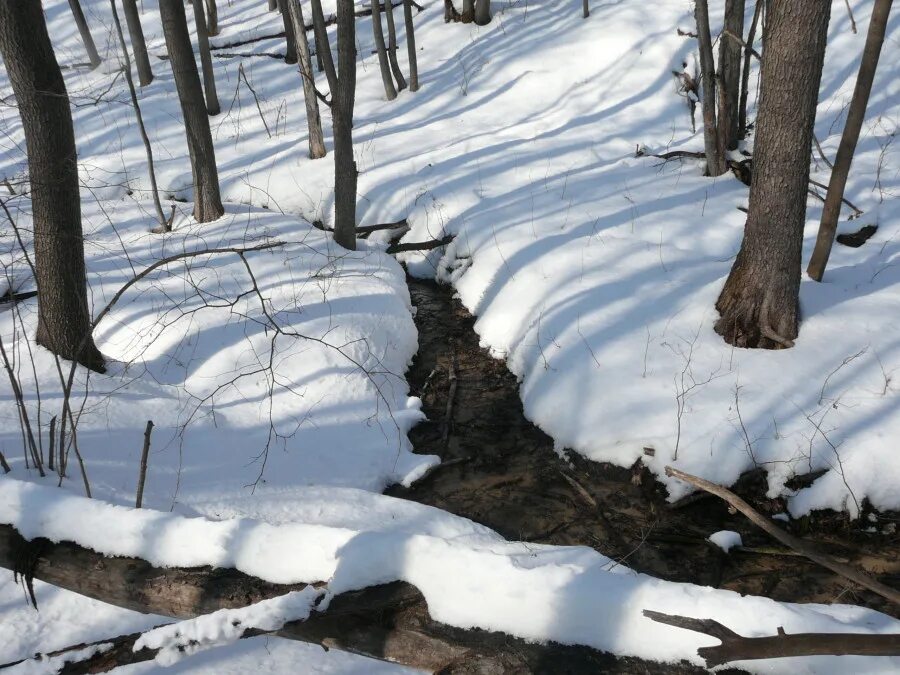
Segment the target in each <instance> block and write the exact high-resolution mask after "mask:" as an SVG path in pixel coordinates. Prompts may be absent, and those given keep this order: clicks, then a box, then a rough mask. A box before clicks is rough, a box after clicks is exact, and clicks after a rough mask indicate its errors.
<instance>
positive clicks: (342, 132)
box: [331, 0, 377, 250]
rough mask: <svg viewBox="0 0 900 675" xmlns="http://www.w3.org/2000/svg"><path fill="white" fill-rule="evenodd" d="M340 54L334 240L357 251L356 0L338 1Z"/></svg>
mask: <svg viewBox="0 0 900 675" xmlns="http://www.w3.org/2000/svg"><path fill="white" fill-rule="evenodd" d="M375 1H376V2H377V0H375ZM373 18H374V17H373ZM337 55H338V71H337V72H338V77H337V82H334V83H332V88H331V97H332V106H331V114H332V118H333V120H334V122H333V123H334V240H335V242H337V243H338V244H340V245H341V246H343V247H344V248H349V249H351V250H355V249H356V180H357V171H356V161H355V160H354V159H353V106H354V103H355V99H356V17H355V16H354V15H353V0H337Z"/></svg>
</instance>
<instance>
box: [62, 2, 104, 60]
mask: <svg viewBox="0 0 900 675" xmlns="http://www.w3.org/2000/svg"><path fill="white" fill-rule="evenodd" d="M69 8H70V9H71V10H72V16H73V17H75V25H76V26H78V32H79V33H80V34H81V41H82V42H84V49H85V51H86V52H87V55H88V60H89V61H90V62H91V68H96V67H97V66H99V65H100V61H101V59H100V55H99V54H98V53H97V47H96V46H95V45H94V38H93V37H91V29H90V28H88V25H87V19H85V18H84V11H83V10H82V9H81V3H80V2H79V1H78V0H69Z"/></svg>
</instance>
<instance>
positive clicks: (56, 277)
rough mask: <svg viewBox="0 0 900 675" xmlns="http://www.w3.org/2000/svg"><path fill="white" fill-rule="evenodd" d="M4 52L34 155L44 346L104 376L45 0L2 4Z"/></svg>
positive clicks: (0, 45) (70, 137) (64, 99)
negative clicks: (95, 338)
mask: <svg viewBox="0 0 900 675" xmlns="http://www.w3.org/2000/svg"><path fill="white" fill-rule="evenodd" d="M0 54H2V56H3V63H4V64H5V66H6V71H7V73H8V74H9V79H10V82H11V83H12V88H13V92H14V93H15V96H16V103H17V104H18V107H19V115H20V116H21V118H22V128H23V130H24V133H25V143H26V147H27V151H28V174H29V179H30V181H31V208H32V217H33V221H34V262H35V272H36V276H37V278H36V279H35V281H36V283H37V288H38V326H37V336H36V340H37V342H38V344H40V345H42V346H44V347H46V348H47V349H49V350H50V351H51V352H54V353H55V354H59V355H60V356H62V357H64V358H66V359H70V360H74V361H78V362H79V363H81V364H83V365H85V366H87V367H88V368H91V369H93V370H97V371H100V372H103V370H104V369H105V368H104V364H103V356H102V355H101V354H100V352H99V351H98V350H97V347H95V346H94V341H93V339H92V337H91V319H90V313H89V310H88V302H87V285H86V281H85V268H84V243H83V240H82V233H81V199H80V196H79V192H78V165H77V156H76V150H75V133H74V130H73V128H72V115H71V112H70V110H69V97H68V94H67V92H66V85H65V82H64V81H63V77H62V72H61V71H60V69H59V64H58V63H57V62H56V56H55V55H54V53H53V47H52V46H51V44H50V36H49V35H48V34H47V25H46V23H45V22H44V12H43V9H42V7H41V3H40V1H39V0H15V1H14V2H0Z"/></svg>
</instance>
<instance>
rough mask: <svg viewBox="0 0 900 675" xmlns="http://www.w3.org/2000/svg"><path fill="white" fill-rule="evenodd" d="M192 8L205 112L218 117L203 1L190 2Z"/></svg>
mask: <svg viewBox="0 0 900 675" xmlns="http://www.w3.org/2000/svg"><path fill="white" fill-rule="evenodd" d="M191 5H192V6H193V7H194V23H195V24H196V26H197V43H198V46H199V47H200V65H201V66H202V68H203V91H204V92H206V112H207V113H208V114H210V115H218V114H219V113H220V112H221V110H222V109H221V108H220V107H219V94H218V93H217V92H216V74H215V72H213V65H212V52H211V51H210V50H209V33H207V32H206V14H205V12H204V10H203V0H191Z"/></svg>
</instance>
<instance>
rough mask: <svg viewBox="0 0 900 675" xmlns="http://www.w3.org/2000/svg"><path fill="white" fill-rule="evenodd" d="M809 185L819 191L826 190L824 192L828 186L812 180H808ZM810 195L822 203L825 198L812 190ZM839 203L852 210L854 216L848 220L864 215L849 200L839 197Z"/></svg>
mask: <svg viewBox="0 0 900 675" xmlns="http://www.w3.org/2000/svg"><path fill="white" fill-rule="evenodd" d="M809 183H810V185H815V186H816V187H817V188H821V189H823V190H826V191H827V190H828V186H827V185H825V184H824V183H820V182H819V181H816V180H813V179H812V178H810V179H809ZM810 194H812V195H815V196H816V197H818V198H819V199H821V200H822V201H823V202H824V201H825V198H824V197H822V196H821V195H819V193H818V192H815V191H813V190H810ZM841 201H842V202H843V203H844V204H846V205H847V206H849V207H850V208H851V209H853V211H854V214H853V215H852V216H850V220H853V219H854V218H859V217H860V216H861V215H862V214H863V213H865V212H864V211H863V210H862V209H859V208H857V207H856V206H855V205H854V204H853V202H851V201H850V200H849V199H846V198H844V197H841Z"/></svg>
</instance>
